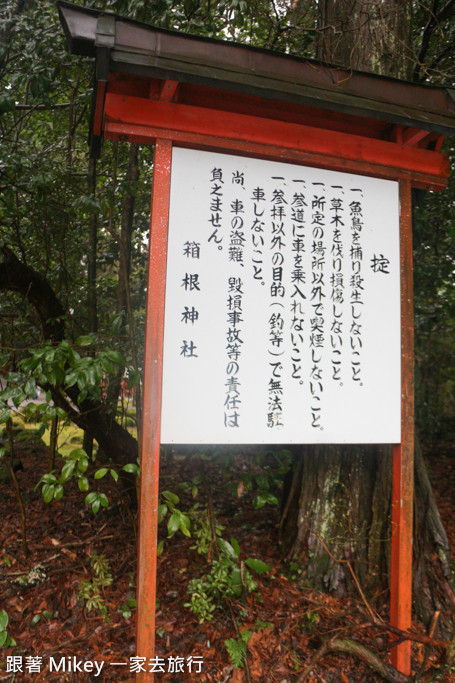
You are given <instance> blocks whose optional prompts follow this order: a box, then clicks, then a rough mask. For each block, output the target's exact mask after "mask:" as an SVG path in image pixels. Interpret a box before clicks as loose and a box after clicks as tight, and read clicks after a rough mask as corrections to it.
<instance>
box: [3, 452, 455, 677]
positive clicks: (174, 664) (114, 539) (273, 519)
mask: <svg viewBox="0 0 455 683" xmlns="http://www.w3.org/2000/svg"><path fill="white" fill-rule="evenodd" d="M454 450H455V446H454V445H453V444H452V445H446V446H445V447H444V448H436V447H435V448H432V449H428V454H427V455H428V458H429V464H430V472H431V476H432V481H433V484H434V487H435V495H436V497H437V500H438V504H439V508H440V510H441V514H442V516H443V519H444V522H445V524H446V528H447V532H448V535H449V540H450V542H451V547H452V548H455V496H454V491H455V457H454V455H455V453H454ZM17 457H18V459H19V460H20V463H21V465H20V467H21V468H22V469H18V470H17V480H18V483H19V486H20V489H21V491H22V495H23V498H24V503H25V509H26V518H27V543H28V550H29V555H28V558H27V559H25V558H24V554H23V548H22V540H21V525H20V516H19V512H18V503H17V500H16V496H15V492H14V489H13V487H12V484H11V482H4V483H1V484H0V506H1V508H0V509H1V515H2V524H1V529H0V535H1V548H2V550H1V556H0V562H1V565H0V610H2V609H3V610H5V611H6V613H7V614H8V616H9V623H8V626H7V632H8V634H9V636H10V637H11V638H13V639H14V641H15V643H16V644H15V646H10V647H7V648H3V649H2V650H0V680H1V681H11V682H12V681H17V682H18V683H19V682H20V681H27V683H28V682H31V683H44V682H45V683H47V682H48V681H49V682H52V681H62V682H63V681H81V682H85V681H87V682H89V681H99V680H102V681H125V682H127V681H133V680H134V667H135V666H137V664H136V663H135V660H134V656H135V629H136V623H135V620H136V613H135V608H134V598H135V579H136V565H137V561H136V536H135V526H136V519H135V513H132V512H131V511H130V510H129V508H128V506H127V505H124V504H123V503H122V500H121V498H120V497H119V487H118V485H117V484H116V483H115V482H114V480H113V479H112V478H111V477H109V476H105V477H103V478H102V479H100V480H99V481H98V485H99V490H100V491H102V492H104V493H105V494H106V495H107V496H108V498H109V507H107V508H104V507H101V509H100V511H99V512H98V514H97V515H96V516H94V515H93V514H92V512H91V511H90V509H89V508H87V507H86V506H85V505H84V498H85V495H86V494H85V493H82V492H81V491H80V490H79V489H78V487H77V485H76V483H75V482H74V483H72V482H68V483H67V484H66V485H65V495H64V497H63V499H62V500H60V501H55V500H54V501H52V502H51V503H50V504H45V503H44V502H43V499H42V496H41V493H40V491H39V490H36V489H35V487H36V484H37V482H38V480H39V478H40V476H41V475H42V474H44V473H45V472H46V467H47V459H48V456H47V452H46V449H45V447H44V446H43V445H42V444H25V445H22V446H21V447H20V450H19V451H18V453H17ZM208 467H210V481H211V485H210V489H209V490H208V489H207V487H204V486H201V485H198V487H197V489H196V488H195V484H196V485H197V484H198V472H199V473H200V471H201V468H208ZM245 467H246V465H245V458H244V457H242V456H236V457H235V458H233V459H232V464H231V475H232V469H234V470H236V472H235V474H236V475H237V476H230V477H226V476H225V474H224V473H223V465H222V462H221V460H220V461H219V462H217V463H210V462H208V461H204V460H201V459H198V458H195V457H194V454H193V455H190V454H183V455H182V454H179V453H171V452H169V453H167V455H166V456H165V457H163V459H162V465H161V490H163V491H165V490H168V491H171V492H174V493H175V494H177V495H178V496H179V503H178V506H177V507H178V508H179V509H181V510H182V511H184V512H185V513H186V512H187V511H188V510H191V508H193V513H192V515H193V518H192V520H193V527H192V528H193V529H194V530H196V529H197V528H199V529H200V533H199V536H197V535H195V533H193V534H192V536H191V537H186V536H185V535H183V534H182V533H180V532H177V533H176V534H175V535H174V536H173V537H172V538H171V539H167V528H166V521H165V522H164V523H163V524H162V525H160V532H159V537H160V539H161V540H163V541H164V545H163V552H162V554H161V556H160V557H159V559H158V589H157V593H158V596H157V597H158V609H157V619H156V629H157V656H158V657H159V658H160V659H157V660H156V663H155V665H156V666H157V667H158V668H157V669H156V671H157V673H156V680H163V681H176V682H177V681H185V680H197V681H202V682H209V681H213V682H217V683H218V682H219V683H221V682H225V681H226V682H227V681H233V682H234V683H236V682H237V683H240V682H244V681H245V682H247V681H264V682H268V681H270V682H272V681H273V682H277V683H291V682H294V681H300V680H303V678H302V676H303V674H305V679H304V680H305V681H307V682H308V683H340V682H341V683H374V682H375V681H381V680H382V679H381V678H380V677H379V676H378V675H376V674H374V673H373V672H372V671H371V669H370V668H369V667H368V666H367V665H366V664H365V663H363V662H362V661H361V660H359V659H357V658H355V657H353V656H349V655H344V654H343V655H342V654H326V655H325V656H324V657H322V658H321V659H319V660H318V661H317V660H316V653H318V651H319V649H320V646H321V642H322V639H323V638H324V637H328V636H329V637H330V636H332V635H333V634H336V633H337V630H339V631H340V633H341V632H343V633H345V632H346V629H347V628H349V627H352V633H353V634H356V636H359V635H360V637H362V629H363V630H364V631H367V628H366V627H365V624H367V623H368V622H369V621H370V619H369V617H368V614H367V612H366V608H365V605H364V604H363V603H362V601H361V599H360V596H359V599H355V598H353V597H351V598H346V599H343V600H340V599H336V598H334V597H330V596H327V595H321V594H319V593H316V592H313V591H311V590H310V589H309V588H308V587H307V586H305V583H304V579H303V577H302V572H301V568H299V567H298V566H295V565H293V564H292V563H289V562H285V561H284V560H283V558H282V556H281V553H280V547H279V544H278V540H277V539H278V522H279V511H278V510H277V508H276V507H273V506H269V505H265V506H264V507H262V508H261V509H257V510H256V509H254V507H253V505H252V496H253V493H249V492H248V491H247V490H244V489H243V488H242V487H243V484H241V485H240V489H239V488H237V490H234V491H233V490H230V489H229V486H227V483H229V482H232V481H235V482H240V481H241V474H242V471H243V469H245ZM231 489H232V486H231ZM196 494H197V495H196ZM195 496H196V497H195ZM209 499H211V503H212V504H213V508H212V509H213V512H214V515H215V516H216V520H214V519H212V521H215V522H216V524H218V525H219V526H220V527H223V528H222V529H219V530H220V533H221V534H222V537H223V538H224V539H226V540H228V541H229V539H231V538H234V539H235V541H236V542H237V543H238V547H239V549H240V557H239V562H240V560H242V558H243V559H244V560H245V559H248V558H257V559H260V560H261V561H262V562H265V563H267V564H268V565H269V568H268V570H267V571H265V572H264V573H261V574H257V573H255V572H254V571H251V575H254V576H253V578H254V581H255V583H256V584H257V588H256V590H254V591H252V592H251V593H249V594H247V595H244V596H243V597H240V598H236V597H235V596H234V597H232V598H231V599H228V600H225V601H224V606H223V608H222V609H216V610H214V611H213V612H212V619H211V620H210V621H202V622H201V620H200V619H199V618H198V616H197V615H195V614H194V613H193V612H192V611H191V610H190V609H189V608H188V607H186V606H185V603H188V602H189V600H190V596H189V593H188V583H189V581H190V579H192V578H195V577H196V578H197V577H199V576H202V575H203V574H204V572H207V565H208V563H207V553H206V552H205V554H204V553H199V552H198V547H199V548H200V549H201V548H202V547H203V544H204V542H205V540H207V539H204V525H203V524H202V525H201V524H200V525H199V527H198V526H197V524H196V525H195V524H194V520H195V519H196V518H197V517H198V515H199V519H201V515H202V517H203V515H204V514H205V512H204V511H205V510H206V509H207V502H208V500H209ZM195 503H199V508H196V511H194V505H195ZM209 507H210V506H209ZM197 510H199V511H201V510H202V511H203V512H202V513H201V512H199V513H198V512H197ZM190 517H191V515H190ZM167 518H168V519H169V513H168V517H167ZM209 526H210V525H209ZM207 528H209V527H207V524H206V527H205V529H206V530H207ZM212 529H213V526H212ZM209 541H210V539H209ZM198 544H199V546H198ZM212 545H213V544H212ZM195 546H196V547H195ZM234 546H235V543H234ZM231 547H232V545H231ZM206 550H207V548H206ZM214 552H215V550H214V548H213V547H210V542H209V553H212V554H213V553H214ZM97 558H98V563H100V562H101V565H100V564H98V565H96V561H97ZM99 558H102V559H101V560H100V559H99ZM454 560H455V558H454ZM103 563H104V564H103ZM240 564H241V566H242V570H244V568H245V566H244V564H243V562H240ZM96 566H98V573H97V571H96ZM100 567H101V569H100ZM100 576H101V578H104V579H106V577H107V581H106V583H109V585H104V586H103V585H102V584H99V583H98V586H96V578H97V577H98V578H99V577H100ZM243 579H244V577H243ZM90 586H91V587H92V589H90ZM84 587H85V591H86V592H85V595H86V596H89V598H90V597H91V599H92V603H93V604H90V603H89V601H88V600H87V599H85V600H84V599H82V598H81V594H82V593H83V591H84ZM386 600H387V597H385V602H384V614H383V616H384V618H387V602H386ZM416 628H418V625H416ZM368 635H369V644H370V646H371V642H374V644H375V648H376V652H377V653H378V654H379V655H381V656H382V657H384V656H385V655H386V653H387V646H388V642H389V636H388V634H387V633H386V632H385V631H384V632H382V633H381V631H380V630H376V631H375V632H374V633H371V632H370V633H368ZM226 642H228V645H226ZM242 642H243V643H244V644H245V645H244V646H242ZM242 647H243V650H244V651H245V653H246V666H245V664H244V663H243V662H242V655H241V654H240V662H241V663H243V665H242V666H237V667H236V666H235V662H233V657H232V656H230V655H229V652H228V650H229V649H230V650H231V652H232V649H234V650H235V651H238V650H240V653H241V651H242ZM236 648H237V650H236ZM419 648H422V646H421V645H418V644H415V645H414V646H413V652H414V656H415V657H417V658H418V654H419ZM7 655H9V656H10V657H11V656H13V657H16V658H17V659H16V660H15V662H16V668H17V669H19V668H20V665H21V666H22V669H23V672H22V673H21V672H20V671H19V670H17V671H16V672H9V673H7V671H6V668H7V667H6V656H7ZM39 658H41V660H39ZM50 658H53V662H54V663H55V666H58V667H59V670H58V671H50ZM74 658H76V660H77V661H78V662H79V661H81V662H94V661H97V662H104V665H103V669H102V671H101V673H100V674H99V676H96V673H97V672H96V670H93V671H91V672H90V671H88V670H87V671H85V672H83V673H81V672H79V671H78V670H77V667H76V672H75V671H74V670H73V667H74V662H75V659H74ZM234 658H235V652H234ZM11 662H12V660H10V663H11ZM63 662H64V663H65V671H64V670H63ZM163 662H164V665H163ZM70 664H71V667H72V668H69V665H70ZM55 666H54V668H55ZM160 666H164V668H165V672H164V673H163V672H162V671H160V668H159V667H160ZM26 667H27V668H26ZM10 668H11V664H10ZM89 668H90V665H89ZM182 668H183V672H182V671H181V670H180V669H182ZM190 668H191V669H192V672H191V673H190V672H189V669H190ZM199 669H200V670H199ZM439 680H443V681H444V682H445V683H449V682H450V681H455V675H454V674H450V673H447V672H446V673H444V674H443V673H442V672H441V677H440V678H439Z"/></svg>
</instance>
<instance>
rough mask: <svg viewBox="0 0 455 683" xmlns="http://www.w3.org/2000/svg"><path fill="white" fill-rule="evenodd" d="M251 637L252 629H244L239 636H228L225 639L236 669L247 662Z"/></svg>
mask: <svg viewBox="0 0 455 683" xmlns="http://www.w3.org/2000/svg"><path fill="white" fill-rule="evenodd" d="M250 638H251V631H247V630H245V631H242V632H241V633H240V635H239V637H238V638H228V639H227V640H225V641H224V644H225V646H226V650H227V651H228V655H229V659H230V660H231V662H232V664H233V666H234V669H240V668H242V667H243V665H244V664H245V659H246V653H247V645H248V641H249V639H250Z"/></svg>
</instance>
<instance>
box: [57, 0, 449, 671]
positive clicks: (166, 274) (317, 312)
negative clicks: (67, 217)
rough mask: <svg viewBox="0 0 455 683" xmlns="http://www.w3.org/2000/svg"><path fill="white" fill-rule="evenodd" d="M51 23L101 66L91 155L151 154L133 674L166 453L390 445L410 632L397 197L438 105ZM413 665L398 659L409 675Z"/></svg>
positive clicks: (163, 38)
mask: <svg viewBox="0 0 455 683" xmlns="http://www.w3.org/2000/svg"><path fill="white" fill-rule="evenodd" d="M58 5H59V11H60V15H61V19H62V23H63V26H64V30H65V33H66V36H67V38H68V42H69V44H70V46H71V49H72V50H73V52H75V53H77V54H80V55H85V56H87V55H89V56H92V57H94V58H95V59H96V84H95V89H94V93H95V97H94V105H93V111H92V130H91V136H92V142H91V144H92V151H93V152H94V153H98V152H99V149H100V145H101V141H102V138H103V136H104V137H105V138H106V139H110V140H117V141H125V140H127V141H130V142H135V143H141V144H153V145H154V169H153V188H152V207H151V232H150V259H149V284H148V296H147V318H146V341H145V359H144V409H143V436H142V444H141V502H140V528H139V554H138V587H137V594H138V622H137V653H138V655H140V656H144V657H148V658H150V657H152V656H153V654H154V645H155V603H156V562H157V558H156V541H157V509H158V484H159V451H160V444H161V443H162V442H164V443H227V444H229V443H236V444H246V443H297V444H304V443H390V444H393V445H394V458H393V491H392V548H391V596H390V603H391V623H392V624H393V625H394V626H397V627H398V628H400V629H402V630H406V629H408V628H409V627H410V625H411V599H412V504H413V452H414V426H413V421H414V398H413V392H414V380H413V363H414V358H413V304H412V218H411V189H412V187H413V186H415V187H419V188H423V189H433V190H438V189H441V188H443V187H444V186H445V185H446V183H447V177H448V174H449V160H448V157H447V156H446V155H444V154H441V146H442V141H443V135H444V134H446V133H449V134H453V132H454V131H455V104H454V102H453V100H452V98H451V97H450V95H449V94H448V93H447V91H446V90H445V89H443V88H431V89H428V88H426V87H425V86H423V85H421V84H411V83H402V82H399V81H396V80H393V79H387V78H383V77H375V76H373V75H372V74H364V73H355V72H352V71H345V70H342V69H338V68H336V67H333V66H330V65H324V64H322V63H320V62H311V60H303V59H298V58H294V57H291V56H289V55H282V54H276V53H272V52H270V51H265V50H259V49H254V48H250V47H246V46H239V45H235V44H229V43H227V42H224V41H215V40H209V39H203V38H198V37H195V36H190V35H185V34H182V33H174V32H171V31H162V30H160V29H156V28H154V27H151V26H150V27H147V26H145V25H143V24H139V23H137V22H134V21H131V20H126V19H123V18H121V17H116V16H114V15H112V14H106V13H103V12H100V11H98V10H93V9H88V8H82V7H79V6H74V5H71V4H69V3H67V2H63V1H60V2H59V3H58ZM429 90H431V95H429ZM410 653H411V650H410V641H406V642H402V643H400V644H399V645H398V646H396V647H395V648H393V650H392V661H393V663H394V664H395V666H396V667H397V668H398V669H399V671H401V672H403V673H406V674H408V673H410ZM137 678H138V681H141V682H142V681H149V680H152V679H153V674H149V673H146V672H144V673H142V672H141V673H139V674H138V677H137Z"/></svg>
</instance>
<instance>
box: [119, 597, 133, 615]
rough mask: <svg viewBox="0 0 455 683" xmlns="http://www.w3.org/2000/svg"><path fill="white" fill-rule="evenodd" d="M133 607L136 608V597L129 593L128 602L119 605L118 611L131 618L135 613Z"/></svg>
mask: <svg viewBox="0 0 455 683" xmlns="http://www.w3.org/2000/svg"><path fill="white" fill-rule="evenodd" d="M133 609H136V598H134V597H133V596H132V595H129V596H128V597H127V599H126V603H125V604H122V605H119V607H118V610H117V612H120V614H121V615H122V617H123V618H124V619H130V618H131V615H132V614H133Z"/></svg>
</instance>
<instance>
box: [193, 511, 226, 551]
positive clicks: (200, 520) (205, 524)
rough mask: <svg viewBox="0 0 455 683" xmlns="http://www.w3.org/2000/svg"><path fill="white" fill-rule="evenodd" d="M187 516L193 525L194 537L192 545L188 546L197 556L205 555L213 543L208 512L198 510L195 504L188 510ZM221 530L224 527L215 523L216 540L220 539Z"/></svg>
mask: <svg viewBox="0 0 455 683" xmlns="http://www.w3.org/2000/svg"><path fill="white" fill-rule="evenodd" d="M189 516H190V519H191V521H192V523H193V537H194V545H192V546H190V547H191V550H196V551H197V552H198V554H199V555H207V554H208V552H209V549H210V547H211V545H212V542H213V537H212V525H211V523H210V517H209V512H208V510H207V509H199V508H198V505H197V504H196V505H194V506H193V507H192V509H191V510H190V513H189ZM223 530H224V526H223V525H222V524H218V522H216V521H215V534H216V536H217V538H220V537H221V534H222V533H223Z"/></svg>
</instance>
